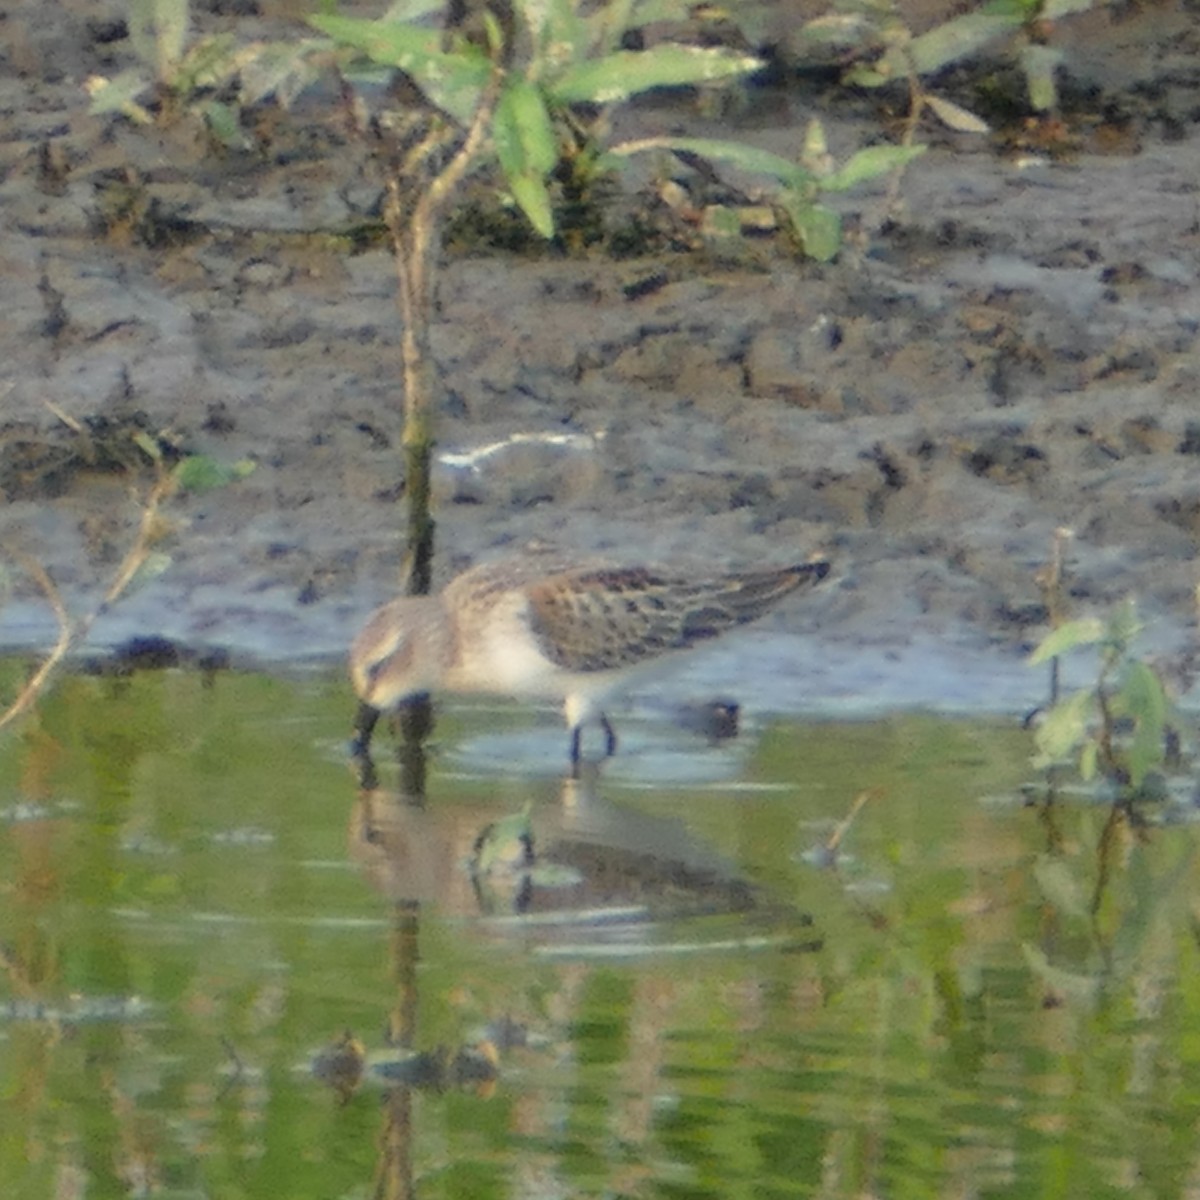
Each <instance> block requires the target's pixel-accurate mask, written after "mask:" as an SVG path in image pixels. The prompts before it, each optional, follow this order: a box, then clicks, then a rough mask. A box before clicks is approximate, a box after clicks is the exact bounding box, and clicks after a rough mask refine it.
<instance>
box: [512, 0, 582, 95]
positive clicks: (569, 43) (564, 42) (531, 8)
mask: <svg viewBox="0 0 1200 1200" xmlns="http://www.w3.org/2000/svg"><path fill="white" fill-rule="evenodd" d="M516 9H517V12H518V14H519V15H520V17H521V19H522V21H524V23H525V27H526V28H527V29H528V30H529V37H530V40H531V41H532V42H533V58H534V61H535V62H536V63H537V64H538V67H539V70H540V71H541V72H542V74H543V75H551V76H552V75H554V74H556V73H557V72H559V71H561V70H563V69H564V68H565V67H567V66H568V65H569V64H571V63H573V62H578V61H579V60H580V59H582V58H583V57H584V56H585V55H586V54H587V53H588V51H589V50H590V49H591V48H592V47H593V46H594V45H595V44H596V43H594V42H593V41H591V39H590V31H589V30H588V27H587V26H586V25H585V24H584V22H583V21H582V20H581V19H580V17H579V14H578V12H577V11H576V4H575V2H574V0H516Z"/></svg>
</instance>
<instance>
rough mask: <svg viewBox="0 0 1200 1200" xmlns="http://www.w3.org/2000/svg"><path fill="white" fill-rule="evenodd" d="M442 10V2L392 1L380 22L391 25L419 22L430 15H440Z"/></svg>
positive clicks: (443, 5)
mask: <svg viewBox="0 0 1200 1200" xmlns="http://www.w3.org/2000/svg"><path fill="white" fill-rule="evenodd" d="M443 8H445V3H444V0H393V3H392V4H391V5H389V6H388V10H387V12H385V13H384V14H383V17H382V20H384V21H388V22H392V23H400V22H411V21H419V20H421V18H422V17H427V16H429V14H430V13H440V12H441V11H442V9H443Z"/></svg>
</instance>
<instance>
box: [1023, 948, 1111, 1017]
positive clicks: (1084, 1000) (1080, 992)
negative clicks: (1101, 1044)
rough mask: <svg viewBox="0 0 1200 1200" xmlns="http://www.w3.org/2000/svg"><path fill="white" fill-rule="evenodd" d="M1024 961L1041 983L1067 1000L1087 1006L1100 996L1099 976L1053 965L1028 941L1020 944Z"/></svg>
mask: <svg viewBox="0 0 1200 1200" xmlns="http://www.w3.org/2000/svg"><path fill="white" fill-rule="evenodd" d="M1021 950H1022V951H1023V952H1024V955H1025V962H1026V964H1027V965H1028V967H1029V969H1030V971H1032V972H1033V974H1034V975H1035V976H1037V978H1039V979H1040V980H1041V981H1042V983H1043V984H1044V985H1045V986H1046V987H1048V988H1050V989H1051V990H1052V991H1054V992H1057V993H1058V994H1059V995H1060V996H1062V997H1063V998H1064V999H1066V1000H1068V1001H1072V1002H1074V1003H1077V1004H1083V1005H1086V1006H1088V1007H1090V1006H1091V1005H1093V1004H1095V1002H1096V1001H1097V1000H1098V999H1099V997H1100V985H1101V977H1100V976H1099V975H1080V974H1078V973H1076V972H1074V971H1065V970H1063V969H1062V968H1061V967H1056V966H1053V965H1052V964H1051V962H1050V960H1049V959H1048V958H1047V957H1046V955H1045V953H1044V952H1043V951H1041V950H1039V949H1038V948H1037V947H1036V946H1032V945H1030V944H1029V943H1028V942H1023V943H1022V944H1021Z"/></svg>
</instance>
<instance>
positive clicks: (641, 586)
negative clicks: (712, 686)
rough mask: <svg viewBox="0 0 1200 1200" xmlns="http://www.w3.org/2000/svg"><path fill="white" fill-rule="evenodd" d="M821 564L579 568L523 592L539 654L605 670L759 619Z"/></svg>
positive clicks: (825, 567)
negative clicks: (700, 573) (703, 573)
mask: <svg viewBox="0 0 1200 1200" xmlns="http://www.w3.org/2000/svg"><path fill="white" fill-rule="evenodd" d="M828 571H829V564H828V563H823V562H822V563H806V564H804V565H802V566H798V567H787V568H784V569H782V570H772V571H751V572H745V573H740V574H732V575H724V576H720V577H717V578H711V579H695V578H694V577H691V576H687V575H684V574H682V573H680V572H677V571H670V570H667V569H660V568H656V567H584V568H578V569H570V570H564V571H560V572H558V573H557V574H554V575H551V576H548V577H546V578H544V579H541V580H539V581H537V582H534V583H531V584H527V585H526V586H525V590H526V594H527V597H528V621H529V626H530V629H531V631H532V632H533V634H534V636H535V637H536V638H537V640H538V644H539V648H540V649H541V651H542V653H543V654H544V655H545V656H546V657H547V658H548V659H549V660H550V661H551V662H553V663H555V664H556V665H558V666H560V667H562V668H564V669H565V670H568V671H607V670H612V669H614V668H619V667H625V666H630V665H632V664H633V663H637V662H641V661H642V660H644V659H647V658H653V657H655V656H656V655H659V654H663V653H665V652H667V651H669V650H682V649H685V648H686V647H688V646H692V645H694V644H695V643H697V642H700V641H704V640H706V639H708V638H712V637H716V636H717V635H718V634H721V633H724V632H725V631H726V630H728V629H732V628H733V627H734V626H737V625H742V624H745V623H746V622H748V621H753V620H755V619H756V618H758V617H760V616H762V615H763V614H764V613H765V612H766V611H767V609H768V608H770V607H771V606H772V605H773V604H774V603H775V602H776V601H778V600H780V599H782V598H783V597H784V596H786V595H787V594H788V593H789V592H791V591H794V590H795V589H796V588H798V587H800V586H801V585H802V584H806V583H807V584H812V583H816V582H818V581H819V580H820V579H822V578H824V576H825V575H826V574H827V573H828Z"/></svg>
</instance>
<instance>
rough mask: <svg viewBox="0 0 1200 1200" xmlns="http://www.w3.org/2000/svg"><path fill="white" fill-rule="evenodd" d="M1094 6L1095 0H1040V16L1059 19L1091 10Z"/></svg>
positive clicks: (1048, 19) (1102, 1) (1045, 18)
mask: <svg viewBox="0 0 1200 1200" xmlns="http://www.w3.org/2000/svg"><path fill="white" fill-rule="evenodd" d="M1104 2H1105V0H1101V3H1104ZM1095 7H1097V5H1096V0H1042V7H1041V16H1042V18H1043V19H1044V20H1047V21H1061V20H1062V18H1063V17H1069V16H1071V14H1072V13H1081V12H1091V11H1092V9H1093V8H1095Z"/></svg>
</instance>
